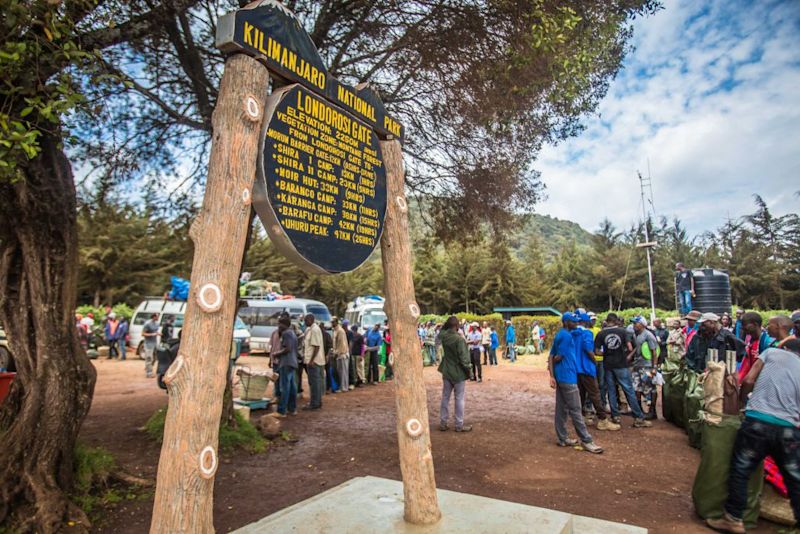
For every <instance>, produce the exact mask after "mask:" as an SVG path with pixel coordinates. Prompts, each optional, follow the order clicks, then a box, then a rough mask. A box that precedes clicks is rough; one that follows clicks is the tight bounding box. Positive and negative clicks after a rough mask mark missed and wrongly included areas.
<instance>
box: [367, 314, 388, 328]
mask: <svg viewBox="0 0 800 534" xmlns="http://www.w3.org/2000/svg"><path fill="white" fill-rule="evenodd" d="M385 320H386V314H385V313H383V310H370V311H365V312H364V314H363V315H362V316H361V325H362V326H364V327H366V328H371V327H373V326H375V325H376V324H383V322H384V321H385Z"/></svg>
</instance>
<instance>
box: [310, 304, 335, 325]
mask: <svg viewBox="0 0 800 534" xmlns="http://www.w3.org/2000/svg"><path fill="white" fill-rule="evenodd" d="M306 310H308V313H310V314H311V315H313V316H314V319H316V320H317V321H320V322H323V323H327V322H329V321H330V320H331V312H329V311H328V308H327V307H325V306H323V305H321V304H311V305H309V306H306Z"/></svg>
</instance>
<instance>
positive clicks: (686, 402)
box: [683, 373, 705, 449]
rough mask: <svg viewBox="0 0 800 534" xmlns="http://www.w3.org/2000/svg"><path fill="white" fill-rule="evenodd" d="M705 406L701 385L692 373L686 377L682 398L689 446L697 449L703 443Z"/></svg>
mask: <svg viewBox="0 0 800 534" xmlns="http://www.w3.org/2000/svg"><path fill="white" fill-rule="evenodd" d="M704 405H705V397H704V395H703V384H701V383H700V381H699V380H698V376H697V375H696V374H695V373H692V374H691V376H687V380H686V394H685V395H684V397H683V406H684V410H683V412H684V414H686V427H685V428H686V433H687V434H688V435H689V445H691V446H692V447H694V448H695V449H699V448H700V446H701V445H702V441H703V421H702V413H701V412H702V410H703V407H704Z"/></svg>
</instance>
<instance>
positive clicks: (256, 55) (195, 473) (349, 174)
mask: <svg viewBox="0 0 800 534" xmlns="http://www.w3.org/2000/svg"><path fill="white" fill-rule="evenodd" d="M217 46H218V47H219V48H220V49H221V50H223V51H224V52H228V53H232V54H233V55H231V56H230V57H229V58H228V59H227V61H226V63H225V72H224V74H223V77H222V82H221V85H220V93H219V98H218V100H217V105H216V109H215V111H214V116H213V138H212V146H211V158H210V161H209V165H208V179H207V182H206V191H205V196H204V199H203V207H202V210H201V212H200V214H199V215H198V217H197V219H196V220H195V222H194V224H193V225H192V228H191V231H190V235H191V237H192V240H193V241H194V244H195V253H194V262H193V265H192V275H191V291H190V298H189V302H188V305H187V309H186V317H185V321H184V326H183V333H184V335H183V341H182V343H181V348H180V352H179V354H178V357H177V358H176V360H175V362H174V363H173V364H172V366H171V367H170V368H169V370H168V371H167V374H166V375H165V378H164V382H165V383H166V384H167V386H168V391H169V399H170V400H169V409H168V411H167V419H166V425H165V427H164V444H163V446H162V449H161V457H160V460H159V469H158V480H157V486H156V496H155V504H154V508H153V518H152V522H151V526H150V529H151V532H154V533H163V532H170V533H172V532H176V533H177V532H189V533H193V534H194V533H206V532H213V530H214V527H213V514H212V511H213V486H214V475H215V473H216V469H217V465H218V461H219V459H218V453H217V447H218V442H219V422H220V416H221V413H222V397H223V392H224V390H225V382H226V371H227V366H228V350H229V347H230V339H231V335H232V330H233V322H234V317H235V313H236V304H237V300H238V290H237V289H238V288H237V280H238V278H239V273H240V271H241V267H242V266H241V262H242V256H243V251H244V246H245V241H246V237H247V233H248V230H249V221H250V213H251V209H252V208H253V207H255V208H256V212H257V213H258V215H259V217H260V218H261V220H262V222H263V223H264V225H265V228H266V230H267V233H268V234H269V235H270V238H271V239H272V240H273V242H274V243H275V245H276V247H277V248H278V250H280V251H282V252H283V253H284V254H285V255H286V256H287V257H288V258H289V259H291V260H292V261H294V262H295V263H296V264H297V265H298V266H299V267H301V268H303V269H305V270H307V271H309V272H315V273H338V272H346V271H350V270H353V269H355V268H356V267H358V266H359V265H361V264H362V263H363V262H364V261H366V260H367V258H368V257H369V255H370V253H371V252H372V251H373V250H374V249H375V248H376V247H377V245H378V243H379V242H380V245H381V249H382V252H383V268H384V273H385V274H386V273H390V274H388V275H386V276H385V277H384V278H385V293H386V307H387V315H388V317H389V325H390V327H391V329H392V345H393V353H394V354H395V376H396V379H395V393H396V404H397V434H398V445H399V452H400V468H401V472H402V475H403V487H404V494H405V519H406V521H408V522H410V523H415V524H432V523H435V522H437V521H438V520H439V519H440V517H441V513H440V511H439V505H438V500H437V496H436V480H435V477H434V469H433V457H432V455H431V444H430V428H429V425H428V410H427V402H426V394H425V385H424V382H423V375H422V358H421V356H420V354H419V343H418V339H417V334H416V323H417V318H418V317H419V314H420V311H419V307H418V306H417V303H416V298H415V295H414V283H413V280H412V270H411V245H410V242H409V234H408V214H407V211H408V203H407V202H406V199H405V192H404V189H405V188H404V170H403V156H402V147H401V142H402V139H403V127H402V125H401V124H400V123H399V122H398V121H396V120H395V119H393V118H392V117H391V116H390V115H389V114H388V113H387V112H386V110H385V109H384V106H383V103H382V102H381V100H380V98H379V97H378V95H377V94H376V93H375V92H373V91H372V90H371V89H369V88H368V87H361V86H359V87H358V88H354V87H350V86H348V85H346V84H343V83H342V82H340V81H338V80H336V79H335V78H334V77H333V76H331V75H330V73H328V72H327V69H326V67H325V65H324V64H323V62H322V59H321V58H320V56H319V53H318V52H317V50H316V47H315V46H314V44H313V42H312V41H311V39H310V37H309V36H308V34H307V33H306V32H305V31H304V30H303V28H302V26H301V25H300V23H299V21H298V20H297V19H296V18H295V16H294V14H292V13H291V12H290V11H289V10H287V9H286V8H285V7H283V6H282V5H281V4H279V3H278V2H276V1H275V0H261V1H259V2H253V3H252V4H250V5H248V6H247V7H246V8H244V9H240V10H238V11H235V12H233V13H230V14H228V15H226V16H224V17H222V18H221V19H220V21H219V24H218V28H217ZM270 75H271V76H270ZM270 78H272V79H273V81H274V82H275V88H274V90H273V94H272V95H271V96H269V97H267V92H268V86H269V82H270ZM292 83H293V84H295V85H291V84H292ZM251 203H252V206H251Z"/></svg>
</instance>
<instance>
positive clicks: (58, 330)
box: [0, 133, 96, 532]
mask: <svg viewBox="0 0 800 534" xmlns="http://www.w3.org/2000/svg"><path fill="white" fill-rule="evenodd" d="M40 144H41V148H42V152H41V153H40V154H39V155H38V156H37V157H36V158H35V159H33V160H31V161H30V162H29V163H28V165H27V167H26V168H25V172H24V174H25V179H24V180H21V181H19V182H17V183H15V184H7V183H3V184H0V206H2V208H0V321H1V322H2V323H3V325H4V326H5V330H6V332H7V333H8V338H9V344H10V347H11V352H12V354H13V355H14V360H15V362H16V367H17V376H16V379H15V380H14V383H13V385H12V388H11V391H10V393H9V396H8V398H7V399H6V401H5V403H4V404H3V405H2V407H0V523H4V522H9V523H15V524H17V525H18V526H19V527H20V530H22V531H28V530H36V531H39V532H54V531H56V530H59V529H60V528H61V527H63V526H64V524H65V523H66V521H68V520H73V521H76V522H79V524H81V525H82V526H84V527H87V526H88V521H87V519H86V516H85V514H84V513H83V512H82V511H81V510H80V509H78V508H77V507H76V506H75V505H74V504H72V503H71V502H70V501H69V500H68V498H67V493H68V492H69V491H70V490H71V489H72V482H73V455H74V449H75V440H76V437H77V435H78V431H79V430H80V427H81V425H82V424H83V420H84V418H85V417H86V414H87V412H88V411H89V407H90V405H91V401H92V393H93V392H94V384H95V379H96V373H95V369H94V367H93V366H92V364H91V363H90V362H89V360H88V359H87V358H86V354H85V353H84V352H83V350H82V349H81V348H80V345H79V343H78V338H77V334H76V331H75V323H74V313H75V295H76V291H77V278H78V260H77V258H78V236H77V223H76V199H75V184H74V181H73V176H72V169H71V167H70V164H69V161H68V160H67V157H66V156H65V155H64V153H63V151H62V150H61V148H60V146H61V139H59V138H58V137H57V136H54V135H53V134H51V133H44V134H43V135H42V137H40Z"/></svg>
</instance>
